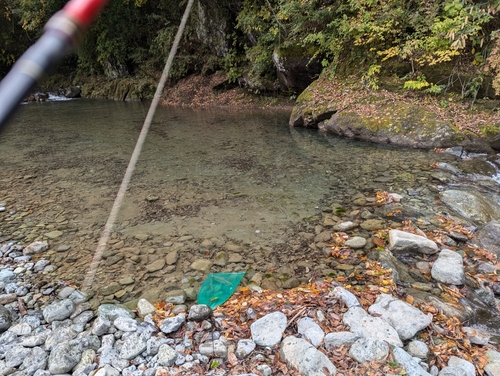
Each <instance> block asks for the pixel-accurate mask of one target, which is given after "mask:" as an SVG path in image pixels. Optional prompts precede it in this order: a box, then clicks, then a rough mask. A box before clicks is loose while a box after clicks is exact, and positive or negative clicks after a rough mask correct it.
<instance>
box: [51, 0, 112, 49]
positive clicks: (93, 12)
mask: <svg viewBox="0 0 500 376" xmlns="http://www.w3.org/2000/svg"><path fill="white" fill-rule="evenodd" d="M107 3H108V0H71V1H70V2H69V3H67V4H66V5H65V6H64V8H63V9H62V10H60V11H59V12H57V13H56V14H54V16H52V18H51V19H50V20H49V21H48V22H47V24H46V25H45V28H44V30H45V32H55V33H58V34H61V35H62V37H63V38H67V39H68V41H69V43H70V44H71V46H72V47H76V46H77V45H78V44H79V43H80V42H81V40H82V39H83V36H84V33H85V31H86V30H87V29H88V27H89V26H90V24H91V23H92V21H94V19H95V18H97V16H98V15H99V13H100V12H101V10H102V8H104V6H105V5H106V4H107Z"/></svg>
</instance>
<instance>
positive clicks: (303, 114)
mask: <svg viewBox="0 0 500 376" xmlns="http://www.w3.org/2000/svg"><path fill="white" fill-rule="evenodd" d="M320 88H321V86H320V83H319V81H314V82H313V83H312V84H311V85H309V87H308V88H306V89H305V90H304V91H303V92H302V93H301V94H300V95H299V96H298V97H297V101H296V105H295V106H294V108H293V110H292V114H291V115H290V121H289V123H290V125H291V126H292V127H305V128H318V124H319V123H320V122H322V121H325V120H328V119H330V117H331V116H332V115H333V114H334V113H335V112H337V109H338V108H337V106H336V105H335V104H333V105H328V106H327V105H325V104H321V103H316V102H315V101H314V95H313V91H317V90H318V89H320Z"/></svg>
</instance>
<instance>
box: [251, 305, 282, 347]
mask: <svg viewBox="0 0 500 376" xmlns="http://www.w3.org/2000/svg"><path fill="white" fill-rule="evenodd" d="M286 327H287V318H286V316H285V315H284V314H283V313H281V312H273V313H269V314H267V315H265V316H264V317H261V318H260V319H258V320H257V321H255V322H253V323H252V325H250V331H251V333H252V340H253V341H254V342H255V343H256V344H257V345H258V346H262V347H274V346H275V345H277V344H278V343H279V342H280V341H281V337H282V336H283V332H284V331H285V329H286Z"/></svg>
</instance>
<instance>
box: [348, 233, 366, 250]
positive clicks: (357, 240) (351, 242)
mask: <svg viewBox="0 0 500 376" xmlns="http://www.w3.org/2000/svg"><path fill="white" fill-rule="evenodd" d="M365 245H366V239H365V238H362V237H361V236H354V237H352V238H350V239H348V240H347V241H346V242H345V246H346V247H350V248H352V249H360V248H363V247H364V246H365Z"/></svg>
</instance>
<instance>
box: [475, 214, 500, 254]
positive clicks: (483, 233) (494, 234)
mask: <svg viewBox="0 0 500 376" xmlns="http://www.w3.org/2000/svg"><path fill="white" fill-rule="evenodd" d="M476 236H477V239H478V242H479V245H480V246H481V247H482V248H485V249H486V250H488V251H490V252H492V253H494V254H496V255H497V256H498V257H500V243H499V242H498V239H500V221H497V220H494V221H490V222H488V223H487V224H486V225H484V226H483V227H482V228H481V229H479V231H478V232H477V233H476Z"/></svg>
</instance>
